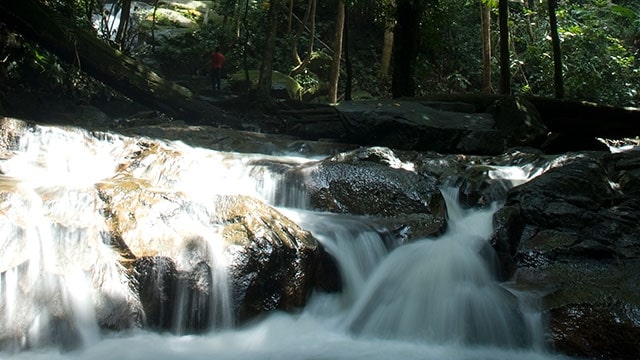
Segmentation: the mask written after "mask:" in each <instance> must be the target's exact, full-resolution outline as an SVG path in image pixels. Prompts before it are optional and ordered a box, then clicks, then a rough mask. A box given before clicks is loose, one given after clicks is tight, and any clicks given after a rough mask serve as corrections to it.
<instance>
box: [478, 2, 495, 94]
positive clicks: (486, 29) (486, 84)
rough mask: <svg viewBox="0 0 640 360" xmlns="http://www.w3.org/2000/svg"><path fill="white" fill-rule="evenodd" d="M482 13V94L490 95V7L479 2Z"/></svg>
mask: <svg viewBox="0 0 640 360" xmlns="http://www.w3.org/2000/svg"><path fill="white" fill-rule="evenodd" d="M480 4H481V5H480V6H481V13H482V92H484V93H486V94H491V93H492V92H493V90H492V88H491V6H490V5H489V4H487V3H486V2H484V1H482V0H481V1H480Z"/></svg>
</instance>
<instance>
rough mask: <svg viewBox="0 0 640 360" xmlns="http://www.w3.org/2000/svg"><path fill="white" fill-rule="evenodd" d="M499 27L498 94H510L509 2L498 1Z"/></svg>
mask: <svg viewBox="0 0 640 360" xmlns="http://www.w3.org/2000/svg"><path fill="white" fill-rule="evenodd" d="M498 15H499V23H500V24H499V25H500V93H501V94H502V95H510V94H511V69H510V66H511V63H510V61H509V2H508V0H499V1H498Z"/></svg>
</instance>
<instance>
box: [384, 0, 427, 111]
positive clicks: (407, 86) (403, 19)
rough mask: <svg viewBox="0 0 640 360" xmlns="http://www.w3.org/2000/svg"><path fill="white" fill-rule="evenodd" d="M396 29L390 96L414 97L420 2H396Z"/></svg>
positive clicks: (420, 13)
mask: <svg viewBox="0 0 640 360" xmlns="http://www.w3.org/2000/svg"><path fill="white" fill-rule="evenodd" d="M396 5H397V6H396V21H397V22H396V27H395V29H394V33H393V35H394V39H393V78H392V81H391V94H392V96H393V97H394V98H399V97H404V96H414V95H415V92H416V89H415V81H414V79H413V76H414V73H415V66H416V61H417V58H418V49H419V46H420V19H421V16H422V6H421V2H420V1H413V0H397V1H396Z"/></svg>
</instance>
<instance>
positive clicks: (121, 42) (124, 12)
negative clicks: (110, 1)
mask: <svg viewBox="0 0 640 360" xmlns="http://www.w3.org/2000/svg"><path fill="white" fill-rule="evenodd" d="M130 17H131V0H122V8H121V9H120V23H119V24H118V32H117V33H116V44H118V49H119V50H120V51H126V50H127V32H128V30H129V19H130Z"/></svg>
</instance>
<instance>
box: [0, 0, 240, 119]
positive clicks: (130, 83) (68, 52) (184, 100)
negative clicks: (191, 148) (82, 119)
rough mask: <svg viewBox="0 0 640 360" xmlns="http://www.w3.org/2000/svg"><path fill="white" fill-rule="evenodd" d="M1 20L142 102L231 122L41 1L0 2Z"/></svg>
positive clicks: (188, 115) (187, 116)
mask: <svg viewBox="0 0 640 360" xmlns="http://www.w3.org/2000/svg"><path fill="white" fill-rule="evenodd" d="M0 20H1V21H4V22H5V23H6V24H7V25H9V26H11V27H13V28H14V29H15V30H16V31H18V32H20V33H21V34H22V35H24V36H25V37H26V38H28V39H30V40H32V41H34V42H37V43H39V44H40V45H41V46H42V47H44V48H45V49H47V50H49V51H50V52H51V53H53V54H55V55H57V56H58V57H59V58H60V59H61V60H63V61H67V62H69V63H72V64H74V63H75V64H78V65H79V66H81V69H82V70H83V71H84V72H85V73H87V74H88V75H90V76H92V77H94V78H95V79H97V80H99V81H101V82H103V83H104V84H106V85H108V86H111V87H112V88H114V89H115V90H117V91H119V92H120V93H122V94H123V95H125V96H127V97H129V98H131V99H132V100H134V101H137V102H139V103H140V104H142V105H145V106H148V107H150V108H153V109H157V110H160V111H162V112H166V113H168V114H171V115H174V116H176V117H179V118H181V119H183V120H185V121H189V122H199V123H203V122H218V123H226V122H227V121H228V120H225V116H224V115H223V113H222V112H221V111H220V109H218V108H217V107H215V106H212V105H210V104H208V103H205V102H201V101H197V100H195V99H194V98H193V96H192V94H191V92H190V91H189V90H188V89H186V88H184V87H181V86H178V85H177V84H175V83H173V82H171V81H167V80H165V79H163V78H161V77H160V76H158V75H157V74H156V73H154V72H153V71H152V70H151V69H149V68H147V67H145V66H143V65H141V64H138V63H137V62H136V61H135V60H133V59H132V58H129V57H128V56H126V55H124V54H122V53H121V52H119V51H117V50H115V49H113V48H112V47H110V46H108V45H107V44H105V43H104V42H102V41H100V40H99V39H97V38H96V37H95V34H93V33H92V32H89V31H86V30H85V29H82V28H79V27H77V26H76V25H75V24H74V23H73V22H72V21H69V20H68V19H66V18H64V17H61V16H59V15H57V14H56V13H55V12H54V11H53V10H51V9H49V8H48V7H46V6H45V5H43V4H42V3H41V2H40V1H38V0H21V1H1V2H0Z"/></svg>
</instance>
